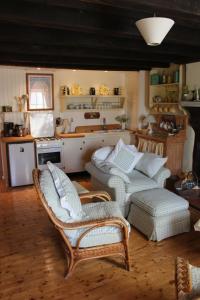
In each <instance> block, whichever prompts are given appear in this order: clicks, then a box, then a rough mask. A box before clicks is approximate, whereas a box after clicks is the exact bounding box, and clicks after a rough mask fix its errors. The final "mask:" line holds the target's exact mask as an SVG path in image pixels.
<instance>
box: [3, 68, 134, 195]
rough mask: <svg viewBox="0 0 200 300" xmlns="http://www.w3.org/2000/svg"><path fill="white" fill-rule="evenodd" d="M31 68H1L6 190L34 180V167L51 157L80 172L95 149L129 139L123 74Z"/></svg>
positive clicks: (63, 165)
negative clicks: (45, 70) (6, 99)
mask: <svg viewBox="0 0 200 300" xmlns="http://www.w3.org/2000/svg"><path fill="white" fill-rule="evenodd" d="M13 68H14V67H13ZM29 72H30V71H29V70H22V69H20V68H19V69H17V68H16V69H5V70H0V77H2V76H4V86H2V88H3V90H2V91H3V92H4V94H6V93H5V89H6V88H7V89H8V91H9V93H10V95H9V93H8V92H7V94H6V95H3V96H4V97H5V96H7V97H8V98H9V101H10V102H9V101H5V102H4V103H3V102H2V103H1V104H3V105H1V106H2V112H1V113H0V122H1V123H0V125H1V133H2V134H1V167H0V171H1V178H2V182H3V184H2V185H1V186H2V187H3V188H2V190H7V189H9V188H12V187H17V186H25V185H29V184H32V169H33V168H35V167H37V168H39V169H41V170H42V169H45V168H46V162H47V161H48V160H50V161H51V162H53V163H55V164H56V165H57V166H58V167H60V168H62V169H63V170H64V171H65V172H66V173H68V174H69V173H76V172H82V171H84V165H85V163H86V162H87V161H89V160H90V157H91V154H92V152H93V151H94V150H96V149H98V148H100V147H103V146H107V145H115V144H116V143H117V141H118V140H119V138H122V139H123V140H124V142H125V143H127V144H129V143H131V141H132V140H133V135H132V131H131V130H128V129H126V128H125V125H126V127H128V126H129V124H128V122H129V121H128V120H129V116H128V114H127V109H128V110H129V113H130V112H131V111H130V107H129V102H128V101H127V94H126V88H125V85H126V84H125V83H126V76H125V74H124V73H125V72H104V71H80V70H77V71H75V70H65V71H64V70H54V71H53V72H52V71H51V70H48V74H47V72H45V73H43V72H44V71H40V72H38V71H37V73H36V70H35V71H34V72H33V71H32V70H31V73H29ZM17 73H18V75H20V76H16V75H17ZM66 73H67V75H68V76H69V75H70V77H68V79H67V80H66V77H65V76H63V74H64V75H66ZM9 74H10V75H11V76H9V78H8V75H9ZM46 75H48V76H46ZM86 75H87V76H86ZM20 78H21V80H20V82H19V79H20ZM69 78H70V79H69ZM5 79H7V80H5ZM12 81H13V82H12ZM11 82H12V85H9V84H10V83H11ZM5 83H6V84H5ZM6 85H7V87H6ZM10 86H11V87H12V96H11V92H10V88H9V87H10ZM16 91H18V93H17V92H16ZM16 94H17V95H22V96H17V97H16V96H15V95H16ZM4 97H2V95H1V99H4ZM8 106H9V107H8ZM120 117H122V119H123V120H125V121H126V124H125V122H123V121H121V119H120ZM124 118H125V119H124ZM129 128H130V127H129Z"/></svg>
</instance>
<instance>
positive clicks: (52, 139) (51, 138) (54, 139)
mask: <svg viewBox="0 0 200 300" xmlns="http://www.w3.org/2000/svg"><path fill="white" fill-rule="evenodd" d="M60 140H61V139H60V138H57V137H54V136H50V137H39V138H35V141H36V143H37V142H48V141H60Z"/></svg>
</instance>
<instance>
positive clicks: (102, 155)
mask: <svg viewBox="0 0 200 300" xmlns="http://www.w3.org/2000/svg"><path fill="white" fill-rule="evenodd" d="M113 149H114V147H113V146H105V147H101V148H99V149H97V150H96V151H94V153H93V154H92V157H91V160H92V161H94V162H95V161H96V160H97V161H99V160H100V161H103V160H105V159H106V158H107V157H108V155H109V154H110V153H111V152H112V151H113Z"/></svg>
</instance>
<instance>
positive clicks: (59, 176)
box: [47, 161, 83, 220]
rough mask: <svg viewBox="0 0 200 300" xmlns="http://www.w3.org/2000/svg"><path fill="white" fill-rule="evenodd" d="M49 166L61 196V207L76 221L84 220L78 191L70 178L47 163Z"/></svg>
mask: <svg viewBox="0 0 200 300" xmlns="http://www.w3.org/2000/svg"><path fill="white" fill-rule="evenodd" d="M47 166H48V168H49V170H50V172H51V174H52V177H53V180H54V184H55V186H56V189H57V192H58V194H59V196H60V203H61V206H62V207H63V208H65V209H67V210H68V212H69V214H70V216H71V217H72V218H73V219H74V220H79V219H81V218H82V214H83V212H82V206H81V201H80V198H79V196H78V193H77V190H76V188H75V187H74V185H73V184H72V182H71V180H70V179H69V177H68V176H67V175H66V174H65V173H64V172H63V171H62V170H61V169H59V168H58V167H56V166H55V165H54V164H52V163H51V162H50V161H48V162H47Z"/></svg>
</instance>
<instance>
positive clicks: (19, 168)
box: [8, 142, 35, 186]
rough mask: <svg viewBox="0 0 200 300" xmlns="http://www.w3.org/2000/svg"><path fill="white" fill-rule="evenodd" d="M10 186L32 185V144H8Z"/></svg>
mask: <svg viewBox="0 0 200 300" xmlns="http://www.w3.org/2000/svg"><path fill="white" fill-rule="evenodd" d="M8 157H9V178H10V186H21V185H28V184H32V183H33V179H32V170H33V169H34V168H35V148H34V143H33V142H26V143H25V142H24V143H11V144H8Z"/></svg>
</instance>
